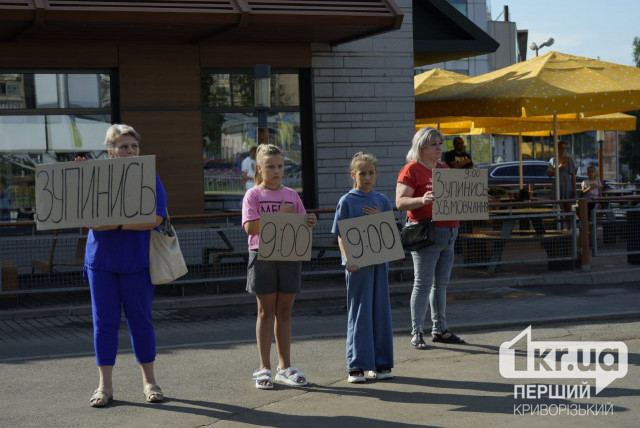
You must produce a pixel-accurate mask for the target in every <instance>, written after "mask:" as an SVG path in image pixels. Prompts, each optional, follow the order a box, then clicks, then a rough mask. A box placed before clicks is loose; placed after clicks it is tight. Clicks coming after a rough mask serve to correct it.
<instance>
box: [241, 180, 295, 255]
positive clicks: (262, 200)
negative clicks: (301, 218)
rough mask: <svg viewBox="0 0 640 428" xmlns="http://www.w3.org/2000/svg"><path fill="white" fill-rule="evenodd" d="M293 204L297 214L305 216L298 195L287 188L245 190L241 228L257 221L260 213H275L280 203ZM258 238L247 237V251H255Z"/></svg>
mask: <svg viewBox="0 0 640 428" xmlns="http://www.w3.org/2000/svg"><path fill="white" fill-rule="evenodd" d="M282 201H285V203H287V204H294V205H295V206H296V212H297V213H298V214H306V213H307V211H306V210H305V209H304V206H303V205H302V201H301V200H300V196H298V193H297V192H296V191H295V190H293V189H290V188H288V187H284V186H283V187H282V189H280V190H269V189H264V188H262V187H260V186H254V187H252V188H251V189H249V190H247V193H245V194H244V199H243V200H242V226H243V227H244V224H245V223H246V222H248V221H253V220H259V219H260V215H261V214H262V213H275V212H278V211H279V210H280V203H281V202H282ZM259 242H260V238H259V237H258V235H257V234H256V235H249V249H250V250H257V249H258V243H259Z"/></svg>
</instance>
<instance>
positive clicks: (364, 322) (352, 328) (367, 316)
mask: <svg viewBox="0 0 640 428" xmlns="http://www.w3.org/2000/svg"><path fill="white" fill-rule="evenodd" d="M377 165H378V161H377V159H376V158H375V156H373V155H371V154H368V153H362V152H359V153H356V154H355V155H354V156H353V159H352V160H351V178H352V179H353V187H354V188H353V189H352V190H351V191H350V192H349V193H347V194H346V195H344V196H343V197H342V198H340V202H338V207H337V208H336V216H335V219H334V222H333V228H332V230H331V231H332V233H335V234H337V235H338V245H339V246H340V252H341V253H342V263H343V264H344V265H345V269H346V272H345V275H346V280H347V311H348V313H347V321H348V323H347V370H348V371H349V378H348V381H349V382H351V383H362V382H365V381H366V379H391V378H392V377H393V375H392V374H391V369H392V368H393V328H392V325H391V302H390V299H389V282H388V280H389V265H388V263H381V264H378V265H372V266H365V267H363V268H360V267H358V266H356V265H354V264H351V263H349V262H348V261H347V260H346V254H345V251H344V245H343V243H342V238H340V236H339V233H340V231H339V229H338V221H339V220H345V219H348V218H353V217H360V216H363V215H369V214H377V213H380V212H382V211H391V210H392V209H393V208H392V207H391V202H389V199H388V198H387V197H386V196H385V195H383V194H381V193H378V192H376V191H375V190H373V185H374V184H375V181H376V176H377V175H378V169H377ZM365 372H366V373H365Z"/></svg>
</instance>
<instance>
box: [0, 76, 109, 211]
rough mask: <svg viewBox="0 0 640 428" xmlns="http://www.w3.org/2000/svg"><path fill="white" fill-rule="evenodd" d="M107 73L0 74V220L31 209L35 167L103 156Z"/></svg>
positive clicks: (33, 207)
mask: <svg viewBox="0 0 640 428" xmlns="http://www.w3.org/2000/svg"><path fill="white" fill-rule="evenodd" d="M111 120H112V108H111V76H110V74H109V73H108V72H103V73H100V72H84V71H83V72H66V73H65V72H32V73H19V72H13V73H9V72H5V73H0V221H6V220H9V219H15V218H18V217H25V218H28V217H30V216H31V214H32V213H33V211H34V210H35V195H34V183H35V179H34V172H35V165H36V164H39V163H50V162H58V161H70V160H73V159H74V158H75V157H76V156H77V155H82V156H85V157H87V158H89V159H93V158H99V157H104V156H106V151H105V147H104V145H103V142H104V136H105V133H106V130H107V128H108V127H109V126H110V125H111Z"/></svg>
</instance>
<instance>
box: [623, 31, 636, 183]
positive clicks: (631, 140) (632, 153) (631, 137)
mask: <svg viewBox="0 0 640 428" xmlns="http://www.w3.org/2000/svg"><path fill="white" fill-rule="evenodd" d="M632 46H633V61H634V62H635V63H636V67H640V37H634V38H633V43H632ZM627 114H632V115H634V116H635V117H636V130H635V131H627V132H626V133H625V135H624V137H623V138H622V140H621V141H620V160H621V161H622V162H623V163H626V164H628V165H629V170H630V173H631V177H629V178H630V179H631V180H633V179H634V178H635V177H636V174H639V173H640V129H639V127H640V110H638V111H632V112H627Z"/></svg>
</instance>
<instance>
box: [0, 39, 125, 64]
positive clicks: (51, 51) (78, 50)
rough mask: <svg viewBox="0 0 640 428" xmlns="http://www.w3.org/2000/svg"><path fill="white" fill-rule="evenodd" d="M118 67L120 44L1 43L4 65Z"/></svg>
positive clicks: (0, 61)
mask: <svg viewBox="0 0 640 428" xmlns="http://www.w3.org/2000/svg"><path fill="white" fill-rule="evenodd" d="M117 66H118V47H117V45H116V44H107V43H91V44H88V43H87V44H85V43H0V67H12V68H13V67H16V68H17V67H40V68H43V67H62V68H74V67H90V68H110V67H117Z"/></svg>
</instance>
